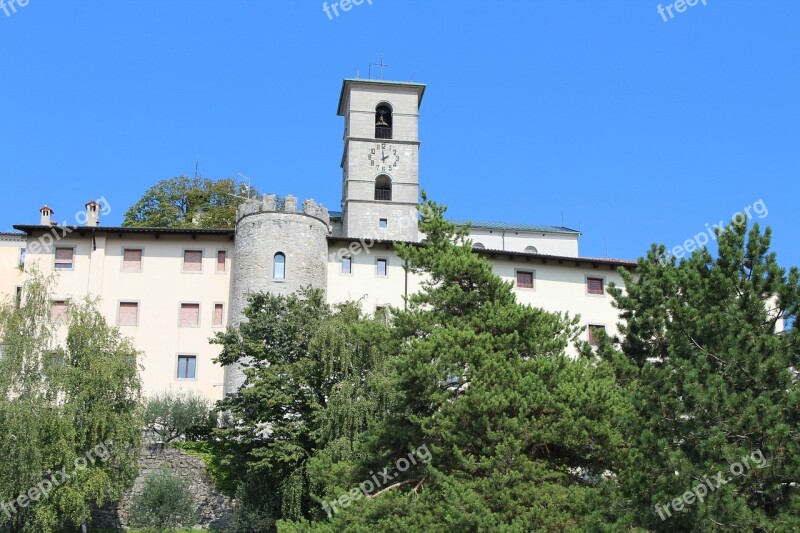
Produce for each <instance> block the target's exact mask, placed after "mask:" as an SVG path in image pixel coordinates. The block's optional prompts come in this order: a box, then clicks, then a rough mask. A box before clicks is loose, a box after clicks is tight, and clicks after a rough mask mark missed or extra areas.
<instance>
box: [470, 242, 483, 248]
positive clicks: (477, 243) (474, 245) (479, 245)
mask: <svg viewBox="0 0 800 533" xmlns="http://www.w3.org/2000/svg"><path fill="white" fill-rule="evenodd" d="M472 249H473V250H485V249H486V246H484V245H483V243H482V242H476V243H475V244H473V245H472Z"/></svg>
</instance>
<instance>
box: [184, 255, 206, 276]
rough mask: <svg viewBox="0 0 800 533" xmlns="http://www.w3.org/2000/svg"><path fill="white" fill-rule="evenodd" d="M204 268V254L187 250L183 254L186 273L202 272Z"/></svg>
mask: <svg viewBox="0 0 800 533" xmlns="http://www.w3.org/2000/svg"><path fill="white" fill-rule="evenodd" d="M202 266H203V252H201V251H199V250H186V251H185V252H183V270H184V271H186V272H200V271H201V270H202Z"/></svg>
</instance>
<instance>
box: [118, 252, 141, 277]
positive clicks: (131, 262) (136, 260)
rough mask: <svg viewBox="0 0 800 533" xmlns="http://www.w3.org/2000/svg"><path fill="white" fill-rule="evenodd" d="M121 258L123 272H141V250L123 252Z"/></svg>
mask: <svg viewBox="0 0 800 533" xmlns="http://www.w3.org/2000/svg"><path fill="white" fill-rule="evenodd" d="M122 256H123V257H122V270H124V271H125V272H139V271H140V270H142V251H141V250H125V251H124V252H123V254H122Z"/></svg>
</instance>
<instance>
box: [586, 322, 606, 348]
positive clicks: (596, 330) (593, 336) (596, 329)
mask: <svg viewBox="0 0 800 533" xmlns="http://www.w3.org/2000/svg"><path fill="white" fill-rule="evenodd" d="M586 329H587V331H588V332H589V344H591V345H592V346H597V343H598V341H599V340H600V339H601V338H602V337H604V336H605V334H606V327H605V326H601V325H599V324H589V327H587V328H586Z"/></svg>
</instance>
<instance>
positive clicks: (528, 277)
mask: <svg viewBox="0 0 800 533" xmlns="http://www.w3.org/2000/svg"><path fill="white" fill-rule="evenodd" d="M517 287H519V288H520V289H532V288H533V272H530V271H526V270H517Z"/></svg>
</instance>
